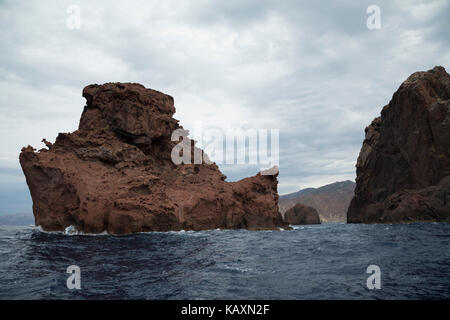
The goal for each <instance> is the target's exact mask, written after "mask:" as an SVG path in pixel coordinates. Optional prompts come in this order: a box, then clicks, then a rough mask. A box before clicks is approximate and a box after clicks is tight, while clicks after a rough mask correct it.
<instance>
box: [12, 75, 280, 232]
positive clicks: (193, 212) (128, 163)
mask: <svg viewBox="0 0 450 320" xmlns="http://www.w3.org/2000/svg"><path fill="white" fill-rule="evenodd" d="M83 96H84V97H85V98H86V100H87V103H86V106H85V107H84V111H83V113H82V115H81V119H80V123H79V127H78V130H76V131H74V132H72V133H60V134H59V135H58V136H57V138H56V141H55V143H50V142H48V141H46V140H45V139H44V140H43V142H44V143H45V144H46V146H47V148H43V149H41V150H39V151H36V150H35V149H34V148H32V147H31V146H28V147H26V148H23V149H22V152H21V154H20V164H21V166H22V169H23V172H24V174H25V177H26V181H27V184H28V186H29V189H30V193H31V197H32V200H33V213H34V217H35V223H36V225H39V226H41V227H42V228H43V229H44V230H48V231H58V230H65V228H67V227H70V226H72V227H73V228H75V229H76V230H78V231H82V232H87V233H100V232H103V231H107V232H109V233H112V234H126V233H134V232H146V231H169V230H181V229H184V230H202V229H216V228H224V229H236V228H247V229H252V230H260V229H278V228H280V227H286V226H287V224H286V223H285V222H283V220H282V217H281V214H280V212H279V210H278V193H277V183H278V181H277V171H276V173H275V174H273V175H262V174H261V173H258V174H257V175H256V176H254V177H250V178H246V179H243V180H241V181H238V182H227V181H225V179H226V177H225V176H224V175H223V174H222V173H221V172H220V171H219V169H218V167H217V165H216V164H214V163H211V162H209V163H205V162H203V163H201V164H180V165H176V164H175V163H173V161H172V160H171V152H172V150H173V148H174V146H175V145H176V144H177V143H178V141H172V139H171V137H172V133H173V132H174V130H176V129H182V127H181V126H180V125H179V124H178V120H175V119H174V118H173V117H172V116H173V114H174V113H175V107H174V100H173V98H172V97H171V96H169V95H166V94H163V93H161V92H158V91H155V90H151V89H147V88H145V87H144V86H142V85H140V84H132V83H107V84H104V85H89V86H87V87H85V88H84V90H83ZM184 138H186V137H184ZM188 141H189V143H190V144H191V145H192V147H193V149H192V150H193V152H192V155H193V154H194V153H200V154H202V155H203V152H202V150H200V149H198V148H197V147H195V142H194V141H193V140H188Z"/></svg>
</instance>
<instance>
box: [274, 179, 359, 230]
mask: <svg viewBox="0 0 450 320" xmlns="http://www.w3.org/2000/svg"><path fill="white" fill-rule="evenodd" d="M355 185H356V184H355V183H354V182H352V181H350V180H347V181H340V182H335V183H332V184H328V185H326V186H323V187H320V188H306V189H302V190H300V191H297V192H293V193H289V194H286V195H282V196H280V199H279V202H278V206H279V208H280V211H281V213H282V214H283V215H284V213H285V212H286V210H288V209H290V208H292V207H293V206H295V205H296V204H297V203H301V204H303V205H305V206H309V207H313V208H315V209H316V210H317V211H318V212H319V216H320V220H321V221H322V222H346V221H347V209H348V206H349V205H350V201H351V200H352V198H353V192H354V190H355Z"/></svg>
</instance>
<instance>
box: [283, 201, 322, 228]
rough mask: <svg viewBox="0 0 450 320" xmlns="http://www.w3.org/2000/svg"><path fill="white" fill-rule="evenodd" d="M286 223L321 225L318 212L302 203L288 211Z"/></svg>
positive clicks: (285, 216)
mask: <svg viewBox="0 0 450 320" xmlns="http://www.w3.org/2000/svg"><path fill="white" fill-rule="evenodd" d="M284 221H286V222H287V223H289V224H320V218H319V213H318V212H317V210H316V209H314V208H311V207H307V206H304V205H302V204H300V203H297V204H296V205H295V206H293V207H292V208H290V209H289V210H287V211H286V213H285V214H284Z"/></svg>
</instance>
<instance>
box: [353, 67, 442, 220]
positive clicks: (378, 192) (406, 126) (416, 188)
mask: <svg viewBox="0 0 450 320" xmlns="http://www.w3.org/2000/svg"><path fill="white" fill-rule="evenodd" d="M356 168H357V169H356V173H357V178H356V189H355V196H354V198H353V199H352V202H351V204H350V207H349V209H348V213H347V221H348V222H364V223H396V222H408V221H449V220H450V76H449V75H448V74H447V72H446V71H445V69H444V68H442V67H435V68H434V69H432V70H429V71H427V72H416V73H414V74H412V75H411V76H410V77H409V78H408V79H407V80H406V81H405V82H404V83H403V84H402V85H401V86H400V88H399V89H398V90H397V92H395V93H394V95H393V97H392V100H391V101H390V102H389V104H388V105H387V106H385V107H384V108H383V110H382V111H381V117H378V118H376V119H374V120H373V121H372V123H371V125H370V126H368V127H367V128H366V137H365V140H364V143H363V146H362V148H361V152H360V154H359V157H358V161H357V164H356Z"/></svg>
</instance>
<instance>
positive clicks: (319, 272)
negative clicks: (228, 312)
mask: <svg viewBox="0 0 450 320" xmlns="http://www.w3.org/2000/svg"><path fill="white" fill-rule="evenodd" d="M449 249H450V224H449V223H414V224H408V225H405V224H404V225H351V224H349V225H346V224H323V225H317V226H298V227H296V230H293V231H272V232H271V231H268V232H266V231H264V232H256V231H246V230H227V231H221V230H212V231H201V232H168V233H146V234H137V235H131V236H120V237H119V236H109V235H100V236H86V235H71V236H69V235H64V234H55V233H44V232H41V231H39V230H37V229H36V228H34V227H10V226H0V298H1V299H439V298H440V299H448V298H450V250H449ZM372 264H375V265H378V266H379V267H380V269H381V289H379V290H369V289H368V288H367V286H366V280H367V277H368V276H369V274H367V273H366V269H367V267H368V266H369V265H372ZM69 265H78V266H79V267H80V269H81V289H80V290H69V289H67V286H66V280H67V277H68V276H69V274H67V273H66V269H67V267H68V266H69Z"/></svg>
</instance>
